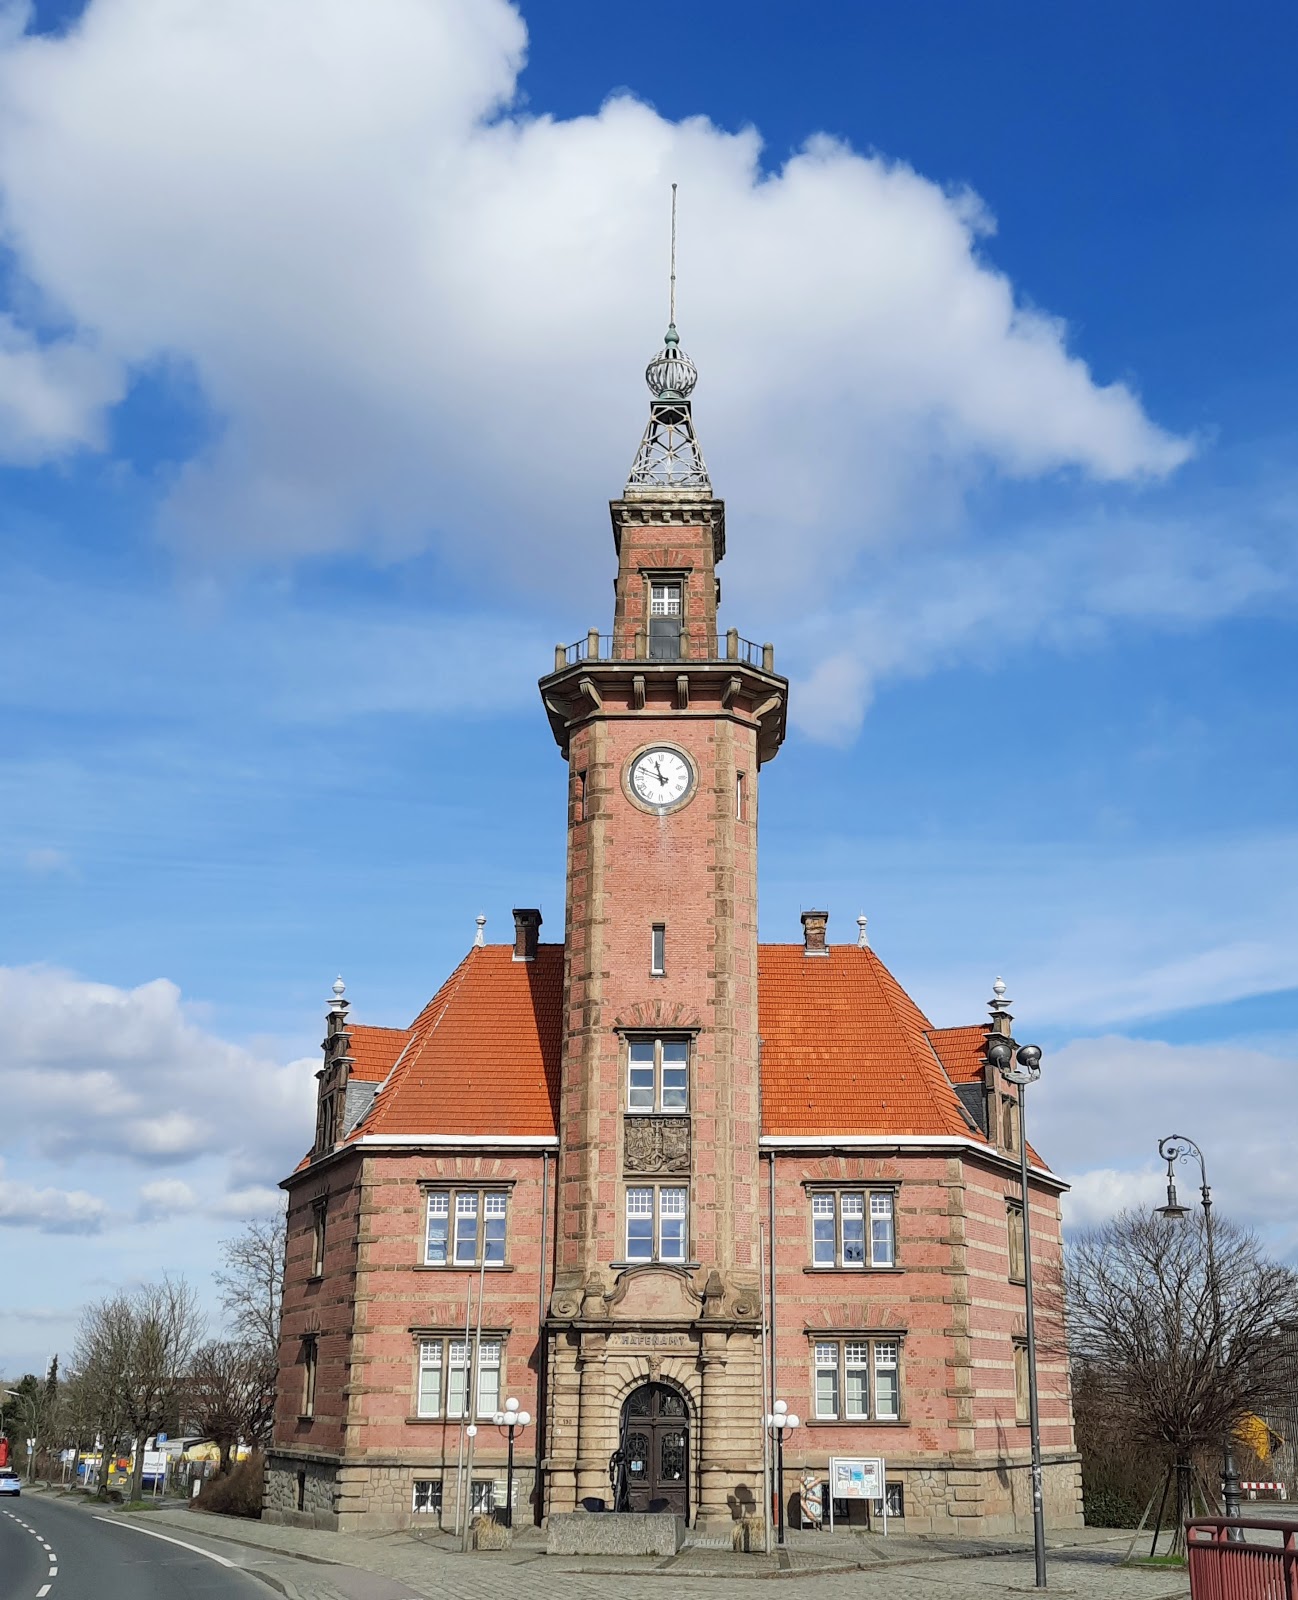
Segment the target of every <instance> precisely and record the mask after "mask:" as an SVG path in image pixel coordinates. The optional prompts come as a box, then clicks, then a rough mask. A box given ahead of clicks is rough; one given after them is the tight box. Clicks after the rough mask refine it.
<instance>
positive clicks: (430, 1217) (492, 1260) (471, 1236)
mask: <svg viewBox="0 0 1298 1600" xmlns="http://www.w3.org/2000/svg"><path fill="white" fill-rule="evenodd" d="M427 1208H428V1209H427V1225H426V1229H425V1234H424V1264H425V1266H430V1267H445V1266H447V1265H452V1266H457V1267H475V1266H478V1265H479V1264H480V1263H481V1262H482V1260H483V1259H484V1257H485V1259H486V1263H487V1265H488V1266H489V1267H501V1266H504V1264H505V1227H506V1221H507V1217H508V1211H509V1196H508V1195H507V1194H504V1193H502V1192H501V1191H499V1190H490V1189H486V1190H480V1189H461V1190H447V1189H435V1190H433V1191H431V1192H430V1193H429V1195H428V1200H427ZM452 1216H453V1217H454V1218H455V1232H454V1234H452V1232H451V1218H452Z"/></svg>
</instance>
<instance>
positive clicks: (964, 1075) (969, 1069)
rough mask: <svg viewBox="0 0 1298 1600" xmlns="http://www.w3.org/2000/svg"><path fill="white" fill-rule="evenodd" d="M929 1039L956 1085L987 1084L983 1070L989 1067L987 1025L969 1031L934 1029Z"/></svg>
mask: <svg viewBox="0 0 1298 1600" xmlns="http://www.w3.org/2000/svg"><path fill="white" fill-rule="evenodd" d="M928 1039H929V1043H930V1044H931V1045H932V1046H933V1049H934V1050H935V1051H936V1052H937V1058H938V1060H939V1061H940V1062H941V1063H942V1065H943V1066H944V1067H945V1068H946V1075H947V1077H948V1078H950V1080H951V1082H952V1083H981V1082H982V1081H983V1069H984V1068H985V1066H986V1065H987V1060H986V1057H985V1056H984V1055H983V1051H984V1050H985V1049H986V1047H987V1024H986V1023H985V1022H983V1023H974V1024H973V1025H972V1026H971V1027H967V1028H930V1029H929V1030H928Z"/></svg>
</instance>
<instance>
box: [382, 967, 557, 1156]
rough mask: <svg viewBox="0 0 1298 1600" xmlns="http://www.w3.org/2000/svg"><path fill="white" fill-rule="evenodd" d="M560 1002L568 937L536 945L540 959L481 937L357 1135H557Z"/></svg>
mask: <svg viewBox="0 0 1298 1600" xmlns="http://www.w3.org/2000/svg"><path fill="white" fill-rule="evenodd" d="M562 1010H563V946H562V945H558V944H543V945H540V946H538V948H537V952H536V960H535V961H515V960H514V952H513V946H512V945H481V946H474V948H473V949H471V950H470V951H469V953H468V955H466V956H465V958H464V960H463V961H461V962H460V964H459V966H458V967H457V968H456V969H455V971H454V972H453V973H452V974H451V976H450V977H449V978H448V979H447V980H446V982H445V983H444V984H443V985H442V987H441V988H440V989H439V990H438V991H437V993H436V994H435V995H434V996H433V998H432V999H431V1000H430V1001H429V1002H428V1004H427V1005H426V1006H425V1007H424V1009H423V1010H422V1011H421V1012H420V1013H419V1016H418V1017H416V1019H415V1021H414V1022H413V1023H412V1025H411V1027H410V1028H409V1030H408V1034H407V1036H408V1040H409V1042H408V1043H407V1044H406V1046H405V1047H404V1049H403V1050H402V1051H401V1052H400V1054H399V1056H398V1057H397V1058H396V1061H395V1066H394V1067H393V1069H392V1072H391V1075H390V1077H389V1078H388V1080H387V1082H385V1083H384V1084H383V1085H382V1087H381V1088H380V1089H379V1092H378V1094H377V1095H376V1096H375V1099H374V1104H373V1105H372V1106H371V1107H370V1110H369V1112H368V1113H367V1114H366V1116H364V1117H363V1118H362V1119H361V1121H360V1123H359V1124H358V1125H357V1127H356V1128H355V1129H354V1130H353V1132H352V1134H351V1135H350V1137H351V1138H353V1139H355V1138H358V1137H361V1136H366V1137H371V1136H377V1137H380V1138H381V1137H382V1136H383V1135H384V1134H469V1135H479V1136H483V1135H493V1134H495V1135H501V1136H506V1137H511V1138H517V1137H528V1136H540V1137H553V1135H554V1131H555V1128H556V1126H557V1121H558V1104H559V1055H560V1028H561V1019H562ZM388 1031H392V1032H397V1031H398V1030H395V1029H394V1030H388Z"/></svg>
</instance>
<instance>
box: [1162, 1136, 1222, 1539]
mask: <svg viewBox="0 0 1298 1600" xmlns="http://www.w3.org/2000/svg"><path fill="white" fill-rule="evenodd" d="M1158 1154H1159V1157H1160V1159H1161V1160H1163V1161H1166V1162H1167V1204H1166V1205H1161V1206H1158V1207H1156V1210H1157V1212H1158V1215H1159V1216H1161V1217H1166V1218H1167V1219H1168V1220H1169V1221H1176V1220H1179V1219H1180V1218H1182V1217H1186V1216H1188V1215H1189V1212H1190V1208H1189V1206H1183V1205H1182V1204H1181V1203H1180V1201H1179V1200H1178V1199H1177V1196H1176V1177H1175V1173H1174V1170H1173V1169H1174V1167H1175V1165H1176V1163H1177V1162H1178V1161H1184V1160H1185V1159H1186V1157H1187V1156H1193V1157H1194V1159H1195V1160H1196V1161H1197V1162H1198V1163H1199V1200H1200V1204H1201V1205H1202V1206H1203V1239H1204V1250H1205V1253H1206V1255H1207V1258H1208V1263H1207V1264H1208V1295H1209V1298H1210V1299H1211V1301H1212V1334H1213V1339H1212V1346H1213V1364H1214V1366H1215V1367H1216V1370H1217V1377H1218V1381H1219V1382H1220V1378H1221V1371H1222V1368H1223V1366H1224V1365H1225V1361H1224V1356H1223V1348H1222V1328H1221V1280H1220V1278H1219V1277H1218V1276H1217V1247H1216V1241H1215V1239H1214V1237H1213V1225H1212V1190H1211V1189H1210V1188H1209V1187H1208V1168H1207V1165H1206V1163H1205V1162H1204V1159H1203V1151H1202V1150H1200V1148H1199V1146H1198V1145H1197V1144H1195V1142H1194V1140H1193V1139H1189V1138H1187V1137H1186V1135H1185V1134H1183V1133H1169V1134H1168V1136H1167V1137H1166V1138H1165V1139H1160V1140H1159V1141H1158ZM1221 1492H1222V1499H1223V1500H1224V1501H1225V1503H1226V1515H1227V1516H1228V1517H1238V1516H1239V1515H1240V1512H1241V1509H1242V1508H1241V1505H1240V1498H1239V1470H1238V1468H1237V1467H1236V1466H1235V1446H1234V1442H1233V1440H1232V1439H1231V1431H1230V1428H1229V1427H1227V1429H1226V1433H1225V1437H1224V1438H1223V1440H1222V1463H1221ZM1229 1537H1230V1538H1231V1539H1232V1540H1235V1541H1238V1540H1239V1539H1240V1538H1241V1537H1242V1535H1241V1533H1240V1530H1239V1529H1238V1528H1231V1529H1230V1530H1229Z"/></svg>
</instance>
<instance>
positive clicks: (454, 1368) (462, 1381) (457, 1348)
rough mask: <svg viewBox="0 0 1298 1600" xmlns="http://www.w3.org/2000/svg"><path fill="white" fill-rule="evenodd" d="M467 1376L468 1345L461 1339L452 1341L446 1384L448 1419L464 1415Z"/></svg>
mask: <svg viewBox="0 0 1298 1600" xmlns="http://www.w3.org/2000/svg"><path fill="white" fill-rule="evenodd" d="M468 1374H469V1345H468V1344H467V1343H466V1341H465V1340H463V1339H452V1340H451V1347H450V1371H449V1372H448V1374H447V1384H446V1415H447V1416H448V1417H462V1416H463V1415H464V1394H465V1385H466V1383H467V1382H468Z"/></svg>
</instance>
